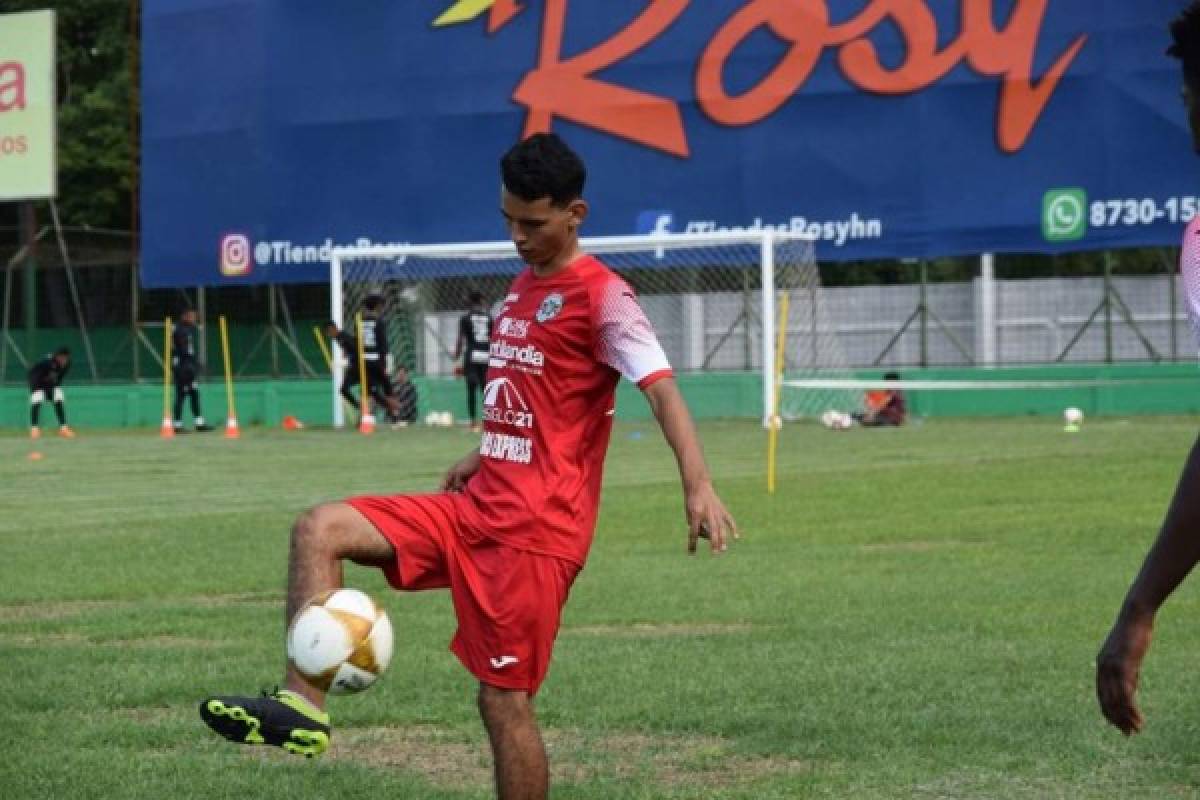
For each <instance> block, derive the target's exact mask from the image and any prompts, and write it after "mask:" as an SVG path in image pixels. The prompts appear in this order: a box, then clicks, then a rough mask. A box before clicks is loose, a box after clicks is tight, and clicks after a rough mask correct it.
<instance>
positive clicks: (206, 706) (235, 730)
mask: <svg viewBox="0 0 1200 800" xmlns="http://www.w3.org/2000/svg"><path fill="white" fill-rule="evenodd" d="M345 558H348V559H351V560H353V561H356V562H358V563H360V564H367V565H371V566H379V565H381V564H384V563H387V562H389V561H391V560H392V559H394V558H395V551H394V550H393V548H392V545H391V544H390V543H389V542H388V540H387V539H386V538H384V536H383V534H381V533H380V532H379V531H377V530H376V529H375V527H374V526H373V525H372V524H371V523H370V522H368V521H367V520H366V518H365V517H363V516H362V515H361V514H359V513H358V512H357V511H355V510H354V509H353V508H351V507H350V506H348V505H346V504H345V503H331V504H328V505H321V506H317V507H316V508H313V509H312V510H310V511H307V512H305V513H304V514H302V515H300V518H299V519H297V520H296V524H295V525H294V526H293V528H292V544H291V553H290V556H289V558H288V595H287V620H288V621H290V620H291V619H292V617H293V615H295V613H296V612H297V611H298V610H299V609H300V608H301V607H302V606H303V605H304V603H305V602H307V601H308V599H309V598H311V597H312V596H313V595H315V594H317V593H319V592H321V591H324V590H327V589H337V588H340V587H341V585H342V559H345ZM285 682H286V685H287V688H285V689H276V690H275V691H273V692H265V691H264V692H263V693H262V694H261V695H260V696H258V697H254V696H245V695H215V696H211V697H208V698H205V700H204V701H203V702H201V703H200V718H201V719H203V720H204V723H205V724H206V725H208V727H209V728H211V729H212V730H213V731H214V732H216V733H218V734H220V735H221V736H223V737H224V738H226V739H228V740H229V741H232V742H236V743H238V744H251V745H273V746H275V747H280V748H282V749H284V750H286V751H287V752H289V753H294V754H295V755H301V756H308V757H309V758H312V757H314V756H319V755H321V753H323V752H325V750H326V749H328V747H329V739H330V734H331V729H330V720H329V715H328V714H327V713H325V711H324V705H325V693H324V692H321V691H319V690H317V689H314V688H313V687H312V686H310V685H309V684H308V683H306V682H305V681H304V680H303V679H301V678H300V676H299V674H297V673H296V672H294V671H293V670H291V669H290V668H289V669H288V671H287V675H286V677H285Z"/></svg>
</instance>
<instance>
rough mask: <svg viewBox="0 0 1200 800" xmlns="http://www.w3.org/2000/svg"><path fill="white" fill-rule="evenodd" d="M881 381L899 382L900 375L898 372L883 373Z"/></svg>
mask: <svg viewBox="0 0 1200 800" xmlns="http://www.w3.org/2000/svg"><path fill="white" fill-rule="evenodd" d="M883 379H884V380H885V381H898V380H900V373H899V372H887V373H884V375H883Z"/></svg>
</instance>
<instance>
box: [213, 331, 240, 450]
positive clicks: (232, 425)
mask: <svg viewBox="0 0 1200 800" xmlns="http://www.w3.org/2000/svg"><path fill="white" fill-rule="evenodd" d="M217 321H218V322H219V323H220V324H221V356H222V357H223V358H224V359H225V401H226V407H227V408H228V411H226V413H225V438H226V439H236V438H238V437H239V436H240V435H241V432H240V431H239V430H238V421H237V409H236V408H234V405H233V370H232V365H231V364H230V361H229V331H228V329H227V328H226V327H225V315H224V314H222V315H221V316H219V317H217Z"/></svg>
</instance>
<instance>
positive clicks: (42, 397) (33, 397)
mask: <svg viewBox="0 0 1200 800" xmlns="http://www.w3.org/2000/svg"><path fill="white" fill-rule="evenodd" d="M45 401H46V393H45V392H44V391H42V390H41V389H38V390H37V391H36V392H31V393H30V395H29V402H30V403H31V404H32V405H37V404H38V403H44V402H45Z"/></svg>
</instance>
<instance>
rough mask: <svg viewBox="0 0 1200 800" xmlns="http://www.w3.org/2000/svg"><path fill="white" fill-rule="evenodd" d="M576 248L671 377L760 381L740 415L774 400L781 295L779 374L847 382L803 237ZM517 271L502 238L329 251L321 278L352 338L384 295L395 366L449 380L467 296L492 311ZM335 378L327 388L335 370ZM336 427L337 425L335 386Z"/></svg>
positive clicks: (792, 404)
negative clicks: (615, 289) (648, 330)
mask: <svg viewBox="0 0 1200 800" xmlns="http://www.w3.org/2000/svg"><path fill="white" fill-rule="evenodd" d="M582 247H583V249H584V251H585V252H587V253H590V254H591V255H594V256H597V257H598V258H600V259H601V260H602V261H603V262H604V263H605V264H606V265H607V266H608V267H609V268H610V269H612V270H614V271H615V272H617V273H618V274H620V275H621V276H622V277H623V278H624V279H625V280H626V281H627V282H628V283H629V284H630V285H631V286H632V287H633V289H634V291H636V292H637V294H638V299H639V301H640V303H641V305H642V307H643V308H644V309H645V312H646V315H647V317H648V318H649V319H650V322H651V323H652V324H653V326H654V329H655V331H656V332H657V334H658V338H659V341H660V342H661V343H662V346H663V349H664V350H665V351H666V354H667V357H668V359H669V360H670V362H671V365H672V367H673V368H674V369H675V371H676V372H677V373H679V374H680V375H694V374H701V375H704V374H708V375H712V376H714V377H715V376H717V375H730V376H731V377H736V373H743V375H745V374H746V373H748V374H749V377H748V379H749V380H752V381H758V380H761V387H758V386H756V387H755V390H756V396H757V397H761V402H760V403H759V402H756V403H755V404H754V405H753V407H747V408H744V409H742V410H741V414H743V415H753V416H759V415H761V416H762V418H763V419H766V418H767V416H768V415H769V414H770V413H771V410H772V408H773V403H775V402H776V399H777V395H776V393H775V391H774V389H775V386H776V381H777V378H778V376H777V375H776V374H775V372H776V370H775V361H776V357H775V356H776V354H775V350H776V345H777V341H778V339H777V336H776V325H777V324H779V322H780V318H779V317H778V316H777V313H778V311H777V309H778V306H779V305H780V299H781V298H782V295H783V293H786V294H787V295H788V299H789V302H788V304H787V305H788V308H789V311H788V315H787V318H786V319H784V320H783V322H784V324H785V325H786V332H785V336H784V337H783V341H784V342H785V344H786V346H785V350H786V354H785V355H786V357H785V359H784V364H785V370H784V375H785V377H786V378H788V379H797V378H805V377H813V376H816V375H820V376H831V375H832V376H837V377H844V376H847V375H849V372H848V371H847V370H846V363H845V359H844V357H843V356H842V353H841V350H840V348H839V347H838V345H837V341H836V337H835V336H834V335H833V334H832V332H831V330H832V329H831V328H830V327H829V326H828V325H827V324H825V321H824V314H823V313H822V298H821V294H820V292H819V289H820V275H819V272H818V270H817V265H816V262H815V260H814V252H813V244H812V242H811V241H810V240H809V239H807V238H803V237H797V236H793V235H787V234H782V233H776V232H767V231H755V232H747V233H740V232H734V233H714V234H655V235H646V236H623V237H596V238H587V239H584V240H583V241H582ZM523 267H524V265H523V263H522V262H521V260H520V259H519V258H518V257H517V255H516V253H515V251H514V248H513V245H512V243H511V242H507V241H503V242H479V243H466V244H435V245H407V246H387V247H369V248H354V247H350V248H339V249H337V250H335V252H334V254H333V259H332V264H331V270H330V271H331V274H330V278H331V283H332V291H331V305H332V308H331V314H332V317H333V319H334V320H335V321H336V322H338V323H339V325H342V326H343V327H346V328H349V329H352V328H353V325H354V319H355V315H356V314H357V313H358V312H360V311H361V309H362V307H363V301H364V300H365V299H366V297H367V295H368V294H372V293H380V294H382V295H383V296H384V298H385V301H386V319H387V326H388V334H389V344H390V350H391V352H392V354H393V358H394V361H395V363H396V364H397V365H403V366H405V367H407V368H408V369H409V370H410V371H411V372H412V373H413V374H414V375H416V376H423V377H425V378H427V379H436V378H438V377H447V376H451V375H453V374H454V372H455V367H456V362H455V359H454V350H455V342H456V338H457V335H458V325H459V320H460V318H461V316H462V314H463V313H464V312H465V311H466V309H467V307H468V300H467V298H468V297H469V296H470V294H471V293H472V292H479V293H480V294H482V295H483V297H484V299H485V303H486V305H487V306H488V307H489V308H490V309H492V311H493V312H494V311H495V310H496V309H497V308H498V307H499V306H500V305H501V302H502V301H503V299H504V296H505V294H506V293H507V291H508V286H509V284H510V283H511V281H512V279H513V278H514V277H515V276H516V275H517V273H518V272H519V271H520V270H521V269H523ZM345 357H346V356H345V355H343V356H342V358H343V359H344V358H345ZM342 363H345V362H344V361H343V362H342ZM334 373H335V383H336V381H337V376H338V374H339V373H340V370H334ZM699 385H700V386H703V382H701V383H700V384H699ZM714 385H715V384H714ZM760 388H761V394H758V393H757V392H758V390H759V389H760ZM706 394H708V393H706V392H704V391H703V390H700V391H693V392H692V393H691V394H690V397H689V401H690V403H691V405H692V407H693V409H694V410H696V411H697V412H698V413H701V414H705V415H710V411H711V409H714V408H715V406H713V404H712V402H711V400H710V398H708V397H706ZM847 394H848V393H847V392H845V391H844V390H819V391H811V390H805V391H787V392H783V393H782V394H781V395H780V396H779V397H778V399H779V401H780V403H781V405H780V409H779V411H780V413H782V414H783V415H784V416H785V417H788V418H796V417H800V416H815V415H817V414H819V413H820V412H821V411H822V410H824V409H825V408H827V407H831V406H835V407H840V406H844V405H846V403H847V400H846V399H845V396H846V395H847ZM334 421H335V425H338V426H340V425H342V424H344V410H343V408H342V405H341V403H340V402H339V401H338V398H337V393H336V386H335V389H334Z"/></svg>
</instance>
